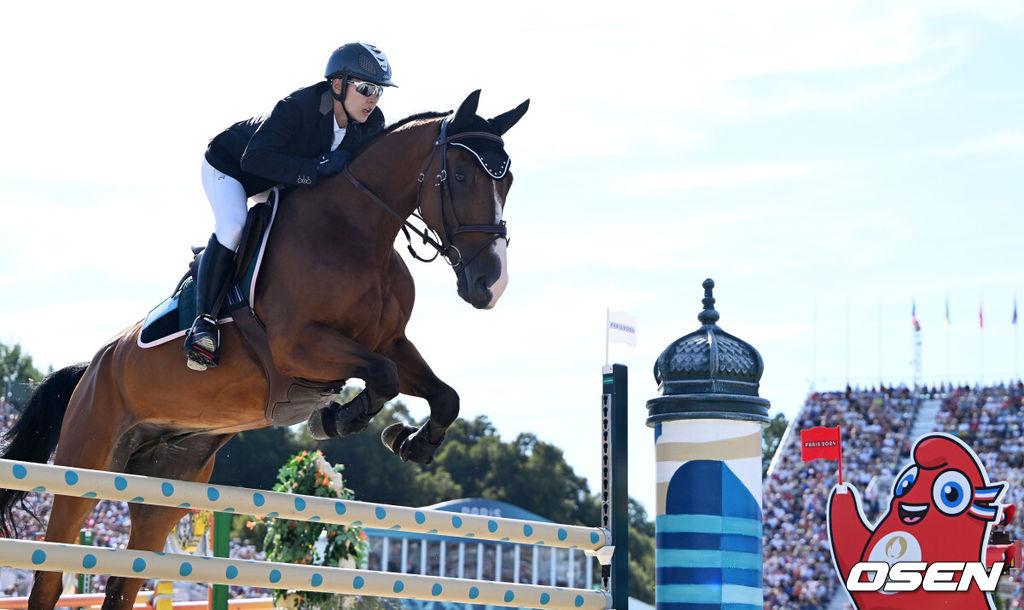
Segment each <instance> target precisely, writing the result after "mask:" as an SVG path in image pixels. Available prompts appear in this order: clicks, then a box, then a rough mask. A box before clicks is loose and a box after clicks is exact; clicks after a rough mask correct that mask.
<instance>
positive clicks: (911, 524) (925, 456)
mask: <svg viewBox="0 0 1024 610" xmlns="http://www.w3.org/2000/svg"><path fill="white" fill-rule="evenodd" d="M912 456H913V463H911V464H910V465H909V466H907V468H906V469H905V470H903V472H902V473H900V475H899V476H898V477H897V478H896V482H895V485H894V486H893V490H892V501H891V502H890V503H889V510H888V512H886V513H885V515H883V516H882V517H881V519H879V521H878V523H877V524H876V525H875V527H874V528H872V527H871V526H870V525H868V522H867V519H866V518H865V517H864V513H863V511H862V509H861V503H860V496H859V495H858V494H857V491H856V489H854V488H853V487H852V486H850V485H848V484H843V485H836V487H835V488H834V489H833V490H832V494H831V495H830V496H829V500H828V534H829V539H830V542H831V544H832V561H833V564H834V566H835V569H836V572H837V573H838V574H839V577H840V580H841V581H842V582H843V584H844V586H845V583H846V582H847V577H848V576H849V575H850V571H851V570H852V569H853V566H854V565H855V564H857V563H859V562H862V561H873V562H884V563H888V564H889V565H890V566H892V565H893V564H895V563H897V562H925V563H927V564H929V565H930V564H932V563H934V562H937V561H952V562H980V561H983V560H984V557H985V555H984V553H985V545H986V543H987V541H988V537H989V528H990V527H991V525H992V523H993V522H994V521H996V520H997V519H998V517H999V511H1000V508H1001V505H1000V504H997V503H996V502H997V500H998V499H999V497H1000V496H1001V495H1002V494H1003V492H1004V491H1005V490H1006V483H1001V482H1000V483H991V482H990V481H989V479H988V473H987V472H986V471H985V467H984V465H982V463H981V461H980V460H979V459H978V456H977V455H975V453H974V451H973V450H971V448H970V447H968V446H967V445H966V444H964V443H963V441H961V440H960V439H958V438H955V437H953V436H950V435H948V434H942V433H935V434H928V435H925V436H922V437H921V438H919V439H918V441H917V443H916V444H915V445H914V450H913V453H912ZM851 491H852V492H853V493H849V492H851ZM959 577H960V573H956V574H955V576H954V582H959ZM865 580H868V579H867V578H862V579H861V581H865ZM849 594H850V597H851V598H852V600H853V603H854V605H855V606H856V607H857V608H858V610H890V609H892V610H896V609H902V608H926V609H929V610H930V609H933V608H935V609H937V608H942V609H953V608H955V609H962V610H986V609H989V610H991V609H994V608H995V605H994V603H993V601H992V596H991V595H990V594H988V593H985V592H983V591H981V589H980V588H979V587H978V584H977V582H974V581H973V580H972V581H971V584H970V587H969V588H968V590H966V591H941V592H939V591H931V592H929V591H925V590H924V589H923V588H921V587H919V588H917V590H915V591H905V592H895V593H894V592H884V591H881V590H879V591H850V592H849Z"/></svg>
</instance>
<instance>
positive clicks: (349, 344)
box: [296, 334, 399, 440]
mask: <svg viewBox="0 0 1024 610" xmlns="http://www.w3.org/2000/svg"><path fill="white" fill-rule="evenodd" d="M298 353H309V354H317V356H318V358H317V362H316V364H315V365H313V368H312V369H309V368H304V369H299V370H306V371H309V370H313V371H315V372H314V373H313V374H311V373H309V372H304V373H302V374H299V375H296V376H300V377H307V378H308V377H313V378H319V379H347V378H349V377H358V378H359V379H362V380H363V381H364V382H365V383H366V388H365V389H363V390H362V391H361V392H359V394H357V395H356V396H355V397H354V398H352V399H351V400H349V401H348V402H346V403H344V404H340V403H337V402H332V403H331V404H329V405H327V406H326V407H322V408H320V409H316V410H314V411H313V412H312V413H311V414H310V416H309V432H310V434H311V435H313V438H315V439H317V440H326V439H328V438H337V437H341V436H348V435H349V434H355V433H357V432H362V431H363V430H365V429H366V426H367V425H368V424H369V423H370V420H371V419H373V416H374V415H376V414H377V413H379V412H380V410H381V408H383V407H384V403H386V402H387V401H389V400H391V399H392V398H394V397H395V396H398V391H399V384H398V369H397V367H396V366H395V363H394V362H392V361H391V360H389V359H388V358H386V357H384V356H382V355H380V354H378V353H376V352H373V351H370V350H368V349H366V348H365V347H363V346H362V345H360V344H359V343H356V342H355V341H353V340H352V339H349V338H348V337H344V336H342V335H333V336H324V335H322V334H321V335H320V336H318V337H317V339H316V342H315V345H312V346H309V347H308V348H303V349H301V351H298Z"/></svg>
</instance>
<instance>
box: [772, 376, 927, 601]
mask: <svg viewBox="0 0 1024 610" xmlns="http://www.w3.org/2000/svg"><path fill="white" fill-rule="evenodd" d="M918 406H919V400H918V399H917V397H916V396H914V395H913V394H912V393H911V392H910V391H908V390H907V389H906V388H885V387H881V388H872V389H866V390H853V389H851V388H847V389H846V391H845V392H822V393H817V392H815V393H812V394H810V395H809V396H808V398H807V402H806V403H805V404H804V406H803V408H802V409H801V411H800V413H799V414H798V415H797V416H796V417H795V418H794V421H793V422H792V423H791V425H790V433H789V436H788V438H787V439H786V440H785V443H784V445H781V446H780V447H779V449H778V452H777V455H776V462H775V463H774V464H773V467H772V469H771V471H770V472H769V475H768V478H767V479H766V480H765V483H764V500H763V503H762V507H763V511H764V529H763V536H762V543H763V549H764V582H763V587H764V607H765V608H766V609H769V608H770V609H772V610H775V609H786V610H810V609H818V608H823V607H825V606H827V605H828V603H829V601H830V600H831V598H832V596H833V594H834V593H835V591H836V587H837V585H838V580H837V579H836V576H835V573H834V568H833V567H832V555H831V552H830V551H829V542H828V526H827V524H826V518H825V511H826V507H827V504H828V494H829V492H830V491H831V490H832V487H833V486H834V485H835V484H836V483H837V482H838V469H837V464H836V463H835V462H830V461H822V460H818V461H813V462H803V461H801V458H800V432H799V431H800V430H801V429H806V428H812V427H815V426H825V427H829V428H832V427H835V426H839V427H840V428H841V429H842V434H843V479H844V482H847V483H852V484H853V485H854V486H855V487H856V488H857V490H858V491H859V492H860V494H861V499H862V500H863V501H864V512H865V516H867V518H868V520H869V521H872V522H873V520H874V519H875V518H877V516H878V513H879V511H880V509H881V508H882V507H881V502H883V501H884V500H886V499H887V497H888V487H886V488H884V489H882V488H881V485H879V484H877V483H876V484H875V485H872V484H871V483H872V478H874V477H876V476H878V477H880V478H891V477H893V476H894V475H895V474H896V473H897V472H898V469H899V468H900V466H901V465H902V464H903V462H905V461H906V459H908V458H909V456H910V448H911V441H912V439H909V438H907V434H908V431H909V429H910V426H911V424H912V423H913V421H914V418H915V416H916V414H917V409H918Z"/></svg>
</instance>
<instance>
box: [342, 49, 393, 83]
mask: <svg viewBox="0 0 1024 610" xmlns="http://www.w3.org/2000/svg"><path fill="white" fill-rule="evenodd" d="M324 77H325V78H327V79H328V80H330V79H332V78H345V79H350V78H354V79H356V80H365V81H369V82H371V83H374V84H376V85H380V86H382V87H397V86H398V85H396V84H395V83H393V82H391V64H389V63H388V58H387V56H385V55H384V51H381V50H380V49H378V48H377V47H375V46H373V45H372V44H367V43H365V42H350V43H348V44H346V45H342V46H340V47H338V48H337V49H335V50H334V52H333V53H331V57H330V58H329V59H328V60H327V69H326V70H324Z"/></svg>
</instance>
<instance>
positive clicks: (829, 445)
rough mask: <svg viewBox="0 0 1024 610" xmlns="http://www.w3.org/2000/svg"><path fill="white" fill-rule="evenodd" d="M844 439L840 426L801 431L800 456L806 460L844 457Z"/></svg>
mask: <svg viewBox="0 0 1024 610" xmlns="http://www.w3.org/2000/svg"><path fill="white" fill-rule="evenodd" d="M842 453H843V440H842V431H840V429H839V426H836V427H835V428H823V427H820V426H819V427H817V428H810V429H808V430H801V431H800V457H801V459H803V461H805V462H810V461H811V460H817V459H819V458H820V459H825V460H839V459H842Z"/></svg>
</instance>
